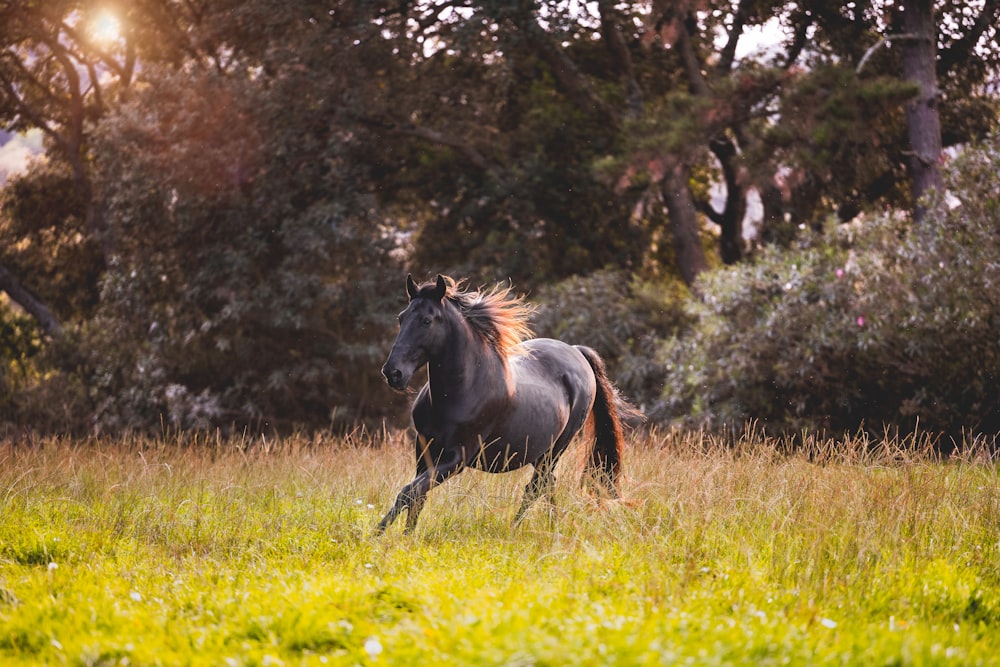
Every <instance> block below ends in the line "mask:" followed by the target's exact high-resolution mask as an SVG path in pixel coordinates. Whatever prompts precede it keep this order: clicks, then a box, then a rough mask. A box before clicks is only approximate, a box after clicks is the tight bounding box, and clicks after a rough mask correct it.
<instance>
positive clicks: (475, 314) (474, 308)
mask: <svg viewBox="0 0 1000 667" xmlns="http://www.w3.org/2000/svg"><path fill="white" fill-rule="evenodd" d="M444 280H445V283H446V284H447V286H448V290H447V292H446V293H445V297H446V298H447V299H448V300H449V301H451V302H452V303H453V304H455V305H456V306H458V309H459V311H460V312H461V313H462V315H463V316H464V317H465V320H466V322H468V323H469V326H470V327H472V330H473V331H474V332H475V333H476V335H477V336H478V337H479V338H480V339H482V340H483V341H484V342H485V343H487V344H489V345H490V346H491V347H493V349H494V350H496V351H497V353H498V354H499V355H500V356H501V357H504V358H506V357H510V356H512V355H515V354H518V350H517V347H518V346H519V345H520V344H521V343H523V342H524V341H525V340H527V339H529V338H531V337H532V335H533V334H532V331H531V328H530V327H529V326H528V319H529V318H530V317H531V314H532V312H534V308H532V306H531V305H529V304H528V303H526V302H525V300H524V298H523V297H520V296H517V295H513V294H512V292H513V287H511V286H510V285H504V284H502V283H497V284H496V285H494V286H493V287H492V288H479V289H469V288H467V287H466V285H467V281H466V280H465V279H462V280H455V279H453V278H450V277H449V276H444ZM433 289H434V283H425V284H424V285H421V286H420V292H421V294H423V293H424V291H425V290H428V291H430V290H433Z"/></svg>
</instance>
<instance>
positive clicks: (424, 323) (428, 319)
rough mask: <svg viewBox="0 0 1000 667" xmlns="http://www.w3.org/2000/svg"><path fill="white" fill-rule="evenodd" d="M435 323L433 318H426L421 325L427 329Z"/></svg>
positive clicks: (421, 321)
mask: <svg viewBox="0 0 1000 667" xmlns="http://www.w3.org/2000/svg"><path fill="white" fill-rule="evenodd" d="M433 321H434V320H432V319H431V318H429V317H425V318H424V319H422V320H420V323H421V324H423V325H424V326H425V327H429V326H430V325H431V322H433Z"/></svg>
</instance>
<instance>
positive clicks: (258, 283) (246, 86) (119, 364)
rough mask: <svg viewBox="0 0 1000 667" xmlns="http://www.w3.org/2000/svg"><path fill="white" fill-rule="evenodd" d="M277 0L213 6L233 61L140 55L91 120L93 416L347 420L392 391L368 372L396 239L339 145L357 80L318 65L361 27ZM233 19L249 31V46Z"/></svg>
mask: <svg viewBox="0 0 1000 667" xmlns="http://www.w3.org/2000/svg"><path fill="white" fill-rule="evenodd" d="M274 9H275V5H274V3H269V2H258V3H251V4H246V5H244V6H243V7H242V8H241V11H242V12H243V14H233V13H230V12H222V13H220V14H219V15H217V16H206V17H205V18H204V23H203V28H204V29H209V28H211V29H214V30H216V31H226V32H227V34H229V35H230V36H231V41H229V42H227V46H228V47H229V51H230V53H229V55H228V59H227V64H226V66H225V67H224V68H222V69H221V70H220V67H219V63H218V62H217V61H215V59H205V60H204V61H193V62H192V61H188V63H187V65H186V66H185V67H184V68H183V69H182V70H175V69H173V68H171V67H160V68H153V67H148V68H144V71H143V73H142V83H143V85H142V86H141V87H140V88H139V89H137V90H136V91H135V92H134V94H133V96H132V99H131V100H130V101H129V102H128V103H126V104H123V105H120V106H119V107H118V108H117V109H116V110H115V111H114V112H113V113H110V114H108V115H107V116H106V118H105V119H104V120H103V121H102V122H101V123H100V125H99V126H98V130H97V133H96V139H95V146H94V154H95V156H96V164H97V169H98V172H97V173H98V176H99V181H100V182H101V183H102V186H103V195H104V198H103V199H104V205H105V207H106V208H105V215H106V220H107V225H108V233H109V234H111V235H112V236H113V238H114V239H115V247H116V258H115V261H114V262H113V263H112V264H111V265H110V266H109V267H108V270H107V274H106V277H105V278H104V281H103V294H102V303H101V306H100V308H99V311H98V314H97V317H96V318H95V319H94V321H93V322H91V323H90V324H89V325H88V327H87V331H86V338H85V343H86V346H85V349H86V350H87V352H88V359H87V361H86V365H87V367H88V371H87V372H88V373H89V376H90V377H91V378H92V380H91V386H93V387H94V388H95V392H96V396H95V399H96V400H97V401H98V406H97V419H98V423H99V424H100V425H101V426H102V427H104V428H111V429H114V428H125V427H129V428H149V427H152V428H158V427H159V426H158V425H159V423H160V416H161V415H162V416H163V418H164V419H165V420H166V421H168V422H169V423H171V424H173V425H176V426H178V427H192V426H193V427H206V426H222V427H228V426H233V425H236V426H240V425H247V424H251V425H257V426H262V427H263V426H281V427H289V426H291V425H305V426H309V427H314V428H315V427H326V426H330V425H331V424H332V423H336V424H337V425H338V426H340V425H342V424H343V423H344V422H348V423H350V422H352V421H355V420H364V419H365V418H367V417H369V416H375V415H370V414H368V413H366V412H364V410H365V409H366V408H367V409H375V408H377V409H378V411H379V416H381V415H382V414H384V412H383V411H384V410H385V407H386V406H388V405H394V404H395V403H396V402H398V399H395V398H393V397H391V396H390V395H389V392H388V390H387V389H386V388H384V386H383V383H382V382H381V379H380V378H379V376H378V372H377V368H378V366H379V363H380V361H381V356H382V351H383V346H387V341H385V337H387V336H391V327H390V326H388V322H391V320H392V316H393V314H394V313H395V312H396V305H397V301H398V295H399V294H400V291H401V290H400V285H401V283H400V282H399V280H398V276H400V275H402V269H401V268H400V267H399V266H398V265H397V264H396V262H395V260H394V259H393V253H392V250H393V248H394V246H395V244H396V239H395V238H394V237H393V235H392V234H391V233H383V232H384V231H385V230H383V228H382V226H381V223H380V221H379V219H378V216H377V215H376V214H375V212H374V211H373V210H372V207H371V205H370V203H369V202H367V201H366V197H367V195H366V193H365V191H364V190H365V188H366V187H367V184H368V182H369V181H368V177H367V175H366V174H365V173H364V172H363V171H361V170H358V168H357V166H356V165H355V164H354V163H353V162H352V160H351V159H350V155H351V153H352V152H353V151H355V150H358V148H356V147H355V146H354V143H355V142H356V141H358V139H357V138H355V137H353V136H352V132H353V129H352V126H351V125H350V124H349V116H350V114H348V113H347V111H346V110H345V109H344V108H343V107H342V104H343V101H344V99H345V96H347V95H350V94H352V91H353V89H352V86H351V81H350V80H349V77H345V75H344V72H343V71H342V70H341V69H340V68H339V67H338V68H330V67H329V63H330V62H331V61H337V62H338V63H340V64H341V65H343V64H345V62H348V61H350V60H351V58H352V57H353V53H354V52H356V51H359V50H360V49H357V48H356V45H354V44H353V41H354V34H356V33H353V34H352V33H350V32H348V31H340V30H339V29H338V27H337V26H336V25H335V24H333V23H332V22H330V21H325V22H322V23H320V22H319V21H314V20H313V19H315V18H316V16H318V15H319V14H317V13H316V12H314V11H313V10H314V9H316V8H310V7H300V8H298V9H297V10H295V11H288V10H287V8H286V10H285V11H281V12H278V11H274ZM251 10H252V12H251ZM323 15H325V12H324V14H323ZM328 18H329V17H328ZM244 22H245V23H244ZM233 23H235V25H248V26H252V27H253V29H254V30H255V31H257V34H256V35H255V36H254V37H253V38H252V39H251V40H250V41H249V42H248V43H247V44H245V45H244V43H243V42H242V41H240V33H239V32H238V31H234V32H229V31H230V30H232V28H233V25H232V24H233ZM244 47H245V48H244ZM359 67H363V65H361V64H359ZM347 71H349V72H350V71H351V69H350V68H348V70H347ZM358 74H359V75H360V71H358ZM345 123H346V124H345ZM361 131H362V132H363V130H361Z"/></svg>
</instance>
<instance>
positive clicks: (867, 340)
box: [655, 140, 1000, 435]
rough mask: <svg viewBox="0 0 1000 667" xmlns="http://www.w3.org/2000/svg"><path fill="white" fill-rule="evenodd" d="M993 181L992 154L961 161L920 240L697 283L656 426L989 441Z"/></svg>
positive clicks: (875, 240) (884, 220)
mask: <svg viewBox="0 0 1000 667" xmlns="http://www.w3.org/2000/svg"><path fill="white" fill-rule="evenodd" d="M998 166H1000V153H998V144H997V142H996V140H994V141H993V142H992V143H990V144H988V145H986V146H984V147H981V148H976V149H973V148H970V149H967V150H966V151H965V152H964V153H963V155H962V156H961V157H960V158H958V159H957V160H956V161H955V164H954V165H953V166H952V169H951V170H950V176H949V178H948V184H947V187H948V190H949V193H950V195H949V197H951V198H954V199H949V198H948V197H944V196H941V197H939V198H938V199H937V200H936V201H934V202H932V203H931V205H930V206H929V209H928V213H927V217H926V219H925V221H924V222H923V224H922V225H921V226H920V227H918V228H915V229H911V228H910V227H909V226H908V224H907V223H906V222H905V221H904V220H902V219H901V218H899V217H893V216H879V217H876V218H874V219H872V220H869V221H867V222H861V223H856V224H853V225H850V226H846V227H842V228H838V229H832V230H830V231H829V233H828V234H827V235H826V236H809V237H806V238H805V239H803V240H802V241H801V243H800V244H799V245H798V246H797V247H795V248H793V249H790V250H788V251H780V250H776V249H774V248H771V249H766V250H765V251H764V252H762V253H761V255H760V256H759V257H758V258H757V259H756V261H754V262H752V263H748V264H746V265H743V266H739V267H735V268H730V269H725V270H720V271H717V272H714V273H712V274H711V275H707V276H705V279H704V280H703V282H702V283H701V284H700V286H699V291H700V294H701V298H700V299H699V300H698V301H696V302H693V303H692V304H691V315H692V316H693V317H695V318H696V319H697V324H696V326H695V327H694V328H693V329H692V331H691V334H690V335H688V336H683V337H679V338H675V339H673V340H672V341H671V342H669V343H668V344H667V345H666V347H665V349H664V350H663V360H664V363H665V364H666V368H667V378H666V384H665V387H664V394H663V400H662V402H661V403H660V405H659V406H658V408H657V410H656V411H655V412H656V415H657V416H658V417H660V418H664V419H678V418H680V419H686V420H690V421H695V422H707V423H710V424H714V425H724V424H740V423H743V422H744V421H745V420H747V419H754V420H760V422H761V423H764V424H767V425H768V426H769V427H773V428H780V429H799V428H815V427H826V428H830V429H834V430H838V431H839V430H853V429H856V428H857V427H858V426H859V425H861V424H867V425H868V426H869V427H873V428H879V427H880V426H881V425H882V424H883V423H888V424H894V425H898V426H902V427H904V428H913V427H914V426H915V425H916V424H917V423H918V422H919V424H920V426H921V427H925V428H928V429H931V430H935V431H943V432H946V433H949V434H952V435H955V434H957V433H959V432H960V431H961V430H962V429H971V430H973V431H982V432H987V433H990V432H993V433H995V432H997V431H998V430H1000V399H998V396H997V393H996V386H997V379H998V378H1000V339H998V337H997V335H996V332H997V330H998V325H1000V300H998V296H997V295H998V291H997V289H996V286H997V285H998V284H1000V265H998V264H997V262H996V257H997V256H998V255H1000V245H998V237H997V234H996V230H997V229H998V227H1000V199H998V196H997V191H996V185H995V174H996V171H997V168H998ZM949 201H954V202H956V203H955V204H954V205H952V204H949Z"/></svg>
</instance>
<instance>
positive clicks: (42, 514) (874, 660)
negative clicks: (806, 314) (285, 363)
mask: <svg viewBox="0 0 1000 667" xmlns="http://www.w3.org/2000/svg"><path fill="white" fill-rule="evenodd" d="M995 444H996V443H985V442H982V441H973V442H970V443H965V444H963V445H962V446H961V447H960V449H959V451H958V452H957V453H956V454H954V455H952V456H950V457H948V458H945V459H941V458H940V457H937V456H935V455H934V454H933V451H932V447H931V441H930V439H929V438H923V437H910V438H900V437H888V438H887V439H886V440H885V441H884V442H881V441H880V442H875V441H871V440H869V439H867V438H866V437H864V436H857V437H854V438H842V439H824V438H814V437H810V436H806V437H805V439H804V447H803V448H801V449H798V450H796V451H794V452H789V451H787V450H788V443H787V442H786V441H783V440H781V439H774V438H769V437H767V436H765V435H763V434H762V433H760V432H758V431H756V430H755V429H752V428H751V429H748V430H747V432H745V433H743V434H742V435H739V436H736V437H731V438H719V437H715V436H711V435H708V434H705V433H686V432H658V433H657V432H652V433H643V434H641V435H635V436H634V437H633V438H632V440H631V441H630V443H629V446H628V448H627V451H626V458H625V472H626V475H627V480H626V482H625V485H624V488H625V491H626V494H627V500H625V501H610V500H607V499H600V498H596V497H594V496H592V495H590V494H588V493H587V491H586V489H583V488H581V486H580V483H579V480H580V473H581V469H582V462H581V450H582V447H580V446H577V447H576V448H575V449H574V450H573V451H572V452H571V455H569V456H567V457H566V459H565V460H564V462H563V463H562V464H561V465H560V468H559V469H558V470H557V474H558V475H559V485H558V489H557V503H556V505H555V507H551V506H549V505H547V504H546V503H542V502H540V503H538V504H536V506H535V507H533V508H532V510H531V511H530V513H529V514H528V516H527V518H526V520H525V521H524V522H523V523H522V524H521V525H520V526H519V527H517V528H512V527H511V526H510V520H511V518H512V516H513V512H514V510H515V508H516V506H517V502H518V500H519V497H520V493H521V489H522V487H523V485H524V484H525V483H526V482H527V476H526V473H524V474H521V473H513V474H507V475H488V474H485V473H479V472H475V471H467V472H464V473H462V474H461V475H460V476H459V477H457V478H455V479H453V480H451V481H449V482H447V483H446V484H445V485H443V486H441V487H439V488H437V489H435V490H434V491H432V492H431V495H430V498H429V500H428V503H427V507H426V509H425V510H424V512H423V514H422V515H421V518H420V525H419V526H418V528H417V530H416V532H415V533H414V534H412V535H409V536H407V535H404V534H403V533H402V530H401V528H402V526H401V523H402V522H399V523H397V524H396V526H394V527H393V529H391V530H390V531H389V533H387V534H386V535H384V536H381V537H375V536H373V530H372V529H373V527H374V525H375V523H376V522H377V521H378V519H379V518H380V517H381V514H382V513H383V512H384V511H385V510H386V509H387V507H388V505H389V504H390V503H391V501H392V499H393V498H394V497H395V494H396V492H397V491H398V490H399V488H400V486H401V485H402V484H404V483H405V482H407V481H409V479H410V476H411V474H412V469H413V461H412V449H411V445H410V444H409V442H408V440H407V437H406V435H405V434H391V433H379V434H363V433H362V434H355V435H353V436H350V437H333V436H297V437H288V438H284V439H280V440H275V441H271V440H268V439H265V438H260V437H257V438H249V437H243V438H239V437H237V438H225V437H220V436H214V437H210V436H204V435H203V436H183V437H182V436H170V437H165V438H161V439H156V440H149V439H143V438H131V439H128V438H126V439H117V440H112V439H101V438H92V439H83V440H72V439H59V438H54V439H40V440H29V441H24V440H21V441H14V440H10V441H7V442H3V443H0V664H5V665H8V664H9V665H19V664H23V665H36V664H51V665H321V664H322V665H325V664H333V665H339V664H343V665H403V664H424V665H428V664H445V663H450V664H458V665H611V664H619V665H673V664H696V665H743V664H759V665H771V664H774V665H777V664H792V665H807V664H808V665H823V664H837V665H855V664H856V665H937V664H942V665H943V664H955V665H974V664H1000V544H998V540H1000V479H998V467H997V462H996V460H995V457H993V456H992V455H991V454H990V450H991V448H992V446H993V445H995Z"/></svg>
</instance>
